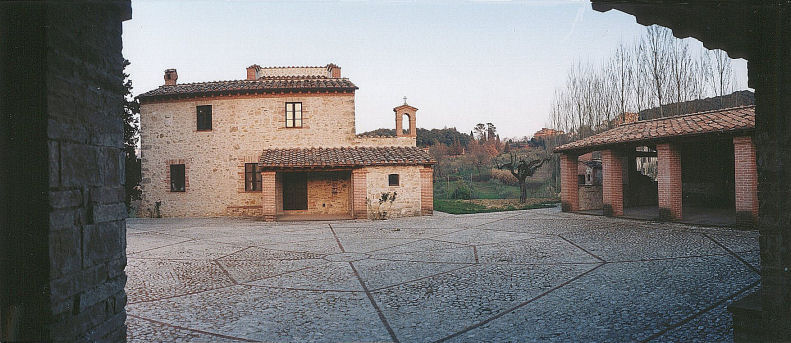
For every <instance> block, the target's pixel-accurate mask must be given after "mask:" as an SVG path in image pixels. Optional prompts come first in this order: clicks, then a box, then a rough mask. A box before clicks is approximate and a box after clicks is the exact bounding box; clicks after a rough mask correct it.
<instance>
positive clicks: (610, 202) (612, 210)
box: [601, 150, 623, 216]
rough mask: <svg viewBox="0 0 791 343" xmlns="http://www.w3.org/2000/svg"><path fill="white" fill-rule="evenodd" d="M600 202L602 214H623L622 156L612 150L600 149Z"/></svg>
mask: <svg viewBox="0 0 791 343" xmlns="http://www.w3.org/2000/svg"><path fill="white" fill-rule="evenodd" d="M601 164H602V203H603V205H604V206H603V208H604V215H607V216H622V215H623V158H622V156H621V154H619V153H618V152H617V151H614V150H602V152H601Z"/></svg>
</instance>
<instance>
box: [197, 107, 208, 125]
mask: <svg viewBox="0 0 791 343" xmlns="http://www.w3.org/2000/svg"><path fill="white" fill-rule="evenodd" d="M197 112H198V115H197V117H198V131H211V105H204V106H198V107H197Z"/></svg>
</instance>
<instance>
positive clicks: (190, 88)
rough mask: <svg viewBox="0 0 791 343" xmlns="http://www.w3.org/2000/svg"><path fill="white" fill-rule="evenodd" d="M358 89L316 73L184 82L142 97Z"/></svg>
mask: <svg viewBox="0 0 791 343" xmlns="http://www.w3.org/2000/svg"><path fill="white" fill-rule="evenodd" d="M356 89H357V86H355V85H354V84H353V83H352V82H351V81H349V79H347V78H327V77H313V76H301V77H295V76H285V77H265V78H261V79H258V80H232V81H212V82H197V83H182V84H177V85H174V86H159V88H157V89H154V90H151V91H148V92H145V93H143V94H140V95H138V98H139V99H141V100H149V99H151V100H154V99H165V98H172V97H179V98H188V97H195V96H206V95H233V94H246V93H271V92H281V91H354V90H356Z"/></svg>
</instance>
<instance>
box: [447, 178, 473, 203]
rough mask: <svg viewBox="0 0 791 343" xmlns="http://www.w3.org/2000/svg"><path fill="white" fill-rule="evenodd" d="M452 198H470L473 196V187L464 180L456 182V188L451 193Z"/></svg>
mask: <svg viewBox="0 0 791 343" xmlns="http://www.w3.org/2000/svg"><path fill="white" fill-rule="evenodd" d="M450 197H451V198H452V199H464V200H469V199H471V198H472V189H470V187H468V186H467V185H466V184H465V183H464V182H461V181H459V182H456V189H454V190H453V194H451V195H450Z"/></svg>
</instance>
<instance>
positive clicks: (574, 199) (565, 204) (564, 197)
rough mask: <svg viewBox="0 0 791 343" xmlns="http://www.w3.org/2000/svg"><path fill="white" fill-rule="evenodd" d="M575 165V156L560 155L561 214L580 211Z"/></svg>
mask: <svg viewBox="0 0 791 343" xmlns="http://www.w3.org/2000/svg"><path fill="white" fill-rule="evenodd" d="M577 164H578V162H577V155H570V154H565V153H564V154H561V155H560V202H561V204H562V205H561V206H562V208H563V212H570V211H571V212H573V211H579V209H580V199H579V184H578V182H577Z"/></svg>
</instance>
